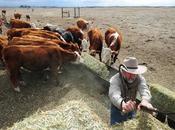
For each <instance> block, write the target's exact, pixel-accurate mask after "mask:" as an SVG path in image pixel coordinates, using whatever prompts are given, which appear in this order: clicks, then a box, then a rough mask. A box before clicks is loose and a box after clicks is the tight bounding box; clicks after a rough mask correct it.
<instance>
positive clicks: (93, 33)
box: [88, 28, 103, 61]
mask: <svg viewBox="0 0 175 130" xmlns="http://www.w3.org/2000/svg"><path fill="white" fill-rule="evenodd" d="M88 39H89V42H90V46H89V50H90V55H92V56H95V55H96V53H98V54H99V59H100V61H102V59H101V53H102V48H103V36H102V33H101V31H100V30H99V29H98V28H94V29H91V30H90V31H89V32H88Z"/></svg>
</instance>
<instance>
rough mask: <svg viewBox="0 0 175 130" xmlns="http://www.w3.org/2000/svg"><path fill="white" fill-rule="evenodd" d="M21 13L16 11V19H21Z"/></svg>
mask: <svg viewBox="0 0 175 130" xmlns="http://www.w3.org/2000/svg"><path fill="white" fill-rule="evenodd" d="M21 15H22V14H20V13H14V17H15V19H21Z"/></svg>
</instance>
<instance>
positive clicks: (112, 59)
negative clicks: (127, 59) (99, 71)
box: [111, 54, 114, 65]
mask: <svg viewBox="0 0 175 130" xmlns="http://www.w3.org/2000/svg"><path fill="white" fill-rule="evenodd" d="M113 63H114V55H113V54H112V55H111V65H112V64H113Z"/></svg>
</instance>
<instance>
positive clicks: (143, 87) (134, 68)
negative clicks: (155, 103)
mask: <svg viewBox="0 0 175 130" xmlns="http://www.w3.org/2000/svg"><path fill="white" fill-rule="evenodd" d="M146 71H147V68H146V66H143V65H138V62H137V59H136V58H135V57H128V58H126V59H124V61H123V64H122V65H120V67H119V73H117V74H116V75H114V76H113V77H112V78H111V79H110V88H109V97H110V100H111V102H112V104H111V125H114V124H116V123H121V122H123V121H126V120H128V119H132V118H133V117H134V116H135V110H136V109H138V110H140V107H141V106H145V107H147V108H153V107H152V105H151V104H150V99H151V94H150V91H149V88H148V86H147V84H146V81H145V79H144V77H143V76H142V75H141V74H143V73H144V72H146ZM137 93H139V94H140V96H141V103H140V104H138V105H137V104H136V101H135V100H136V95H137Z"/></svg>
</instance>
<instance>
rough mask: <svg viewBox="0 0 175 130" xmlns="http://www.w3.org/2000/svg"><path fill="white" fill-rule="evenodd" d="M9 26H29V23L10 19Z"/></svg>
mask: <svg viewBox="0 0 175 130" xmlns="http://www.w3.org/2000/svg"><path fill="white" fill-rule="evenodd" d="M10 28H31V24H30V23H28V22H26V21H22V20H19V19H11V20H10Z"/></svg>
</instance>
